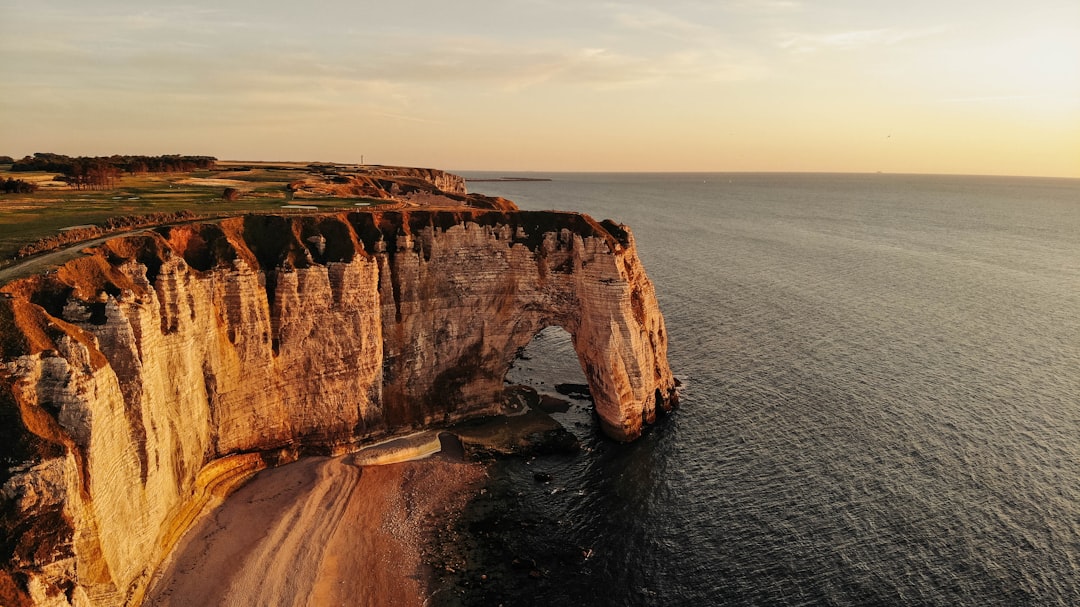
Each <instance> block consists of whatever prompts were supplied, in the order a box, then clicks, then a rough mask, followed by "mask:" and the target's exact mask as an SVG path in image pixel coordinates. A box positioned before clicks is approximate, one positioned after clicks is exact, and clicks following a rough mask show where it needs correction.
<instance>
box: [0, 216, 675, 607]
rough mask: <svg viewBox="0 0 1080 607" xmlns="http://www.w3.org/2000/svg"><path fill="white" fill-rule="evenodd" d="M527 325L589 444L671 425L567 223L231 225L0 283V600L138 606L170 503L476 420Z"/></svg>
mask: <svg viewBox="0 0 1080 607" xmlns="http://www.w3.org/2000/svg"><path fill="white" fill-rule="evenodd" d="M550 325H560V326H562V327H564V328H565V329H567V331H569V332H570V334H571V335H572V336H573V342H574V346H575V349H576V350H577V352H578V355H579V358H580V360H581V364H582V367H583V369H584V370H585V374H586V376H587V378H588V381H589V384H590V388H591V391H592V394H593V396H594V399H595V402H596V409H597V412H598V413H599V417H600V419H601V420H602V423H603V428H604V431H605V432H607V433H608V434H609V435H611V436H613V437H615V438H616V439H619V440H630V439H633V438H635V437H637V436H638V435H639V434H640V433H641V431H642V426H643V424H646V423H650V422H652V421H653V420H654V418H655V415H656V412H657V410H658V409H668V408H670V407H671V406H672V404H673V403H674V399H675V389H674V380H673V378H672V376H671V372H670V370H669V369H668V364H667V358H666V350H667V344H666V335H665V332H664V325H663V319H662V317H661V315H660V312H659V310H658V308H657V305H656V300H655V296H654V293H653V287H652V285H651V283H650V282H649V280H648V278H647V277H646V276H645V272H644V270H643V269H642V267H641V264H640V262H639V260H638V258H637V254H636V251H635V248H634V241H633V237H632V236H631V234H630V233H629V231H628V230H627V229H626V228H625V227H624V226H619V225H616V224H614V223H612V222H604V223H598V222H596V221H594V220H593V219H591V218H589V217H587V216H584V215H580V214H575V213H554V212H518V211H483V210H476V209H468V208H464V207H462V208H458V209H455V210H447V211H431V210H416V211H394V212H357V213H342V214H334V215H312V216H302V217H297V216H291V217H281V216H272V215H252V216H247V217H238V218H231V219H225V220H222V221H220V222H216V223H201V224H188V225H182V226H172V227H160V228H156V229H154V230H152V231H147V232H142V233H138V234H135V235H131V236H126V237H118V238H115V239H113V240H111V241H108V242H106V243H105V244H104V245H102V246H100V247H97V248H96V249H94V250H92V251H90V252H89V254H88V255H86V256H85V257H83V258H80V259H78V260H75V261H72V262H69V263H67V264H65V265H64V266H62V267H60V268H59V269H58V270H57V271H56V272H55V273H51V274H49V275H45V276H38V277H35V278H33V279H27V280H21V281H16V282H13V283H10V284H8V285H6V286H4V287H3V288H2V289H0V362H2V364H0V457H2V461H0V563H3V564H0V599H2V602H3V604H4V605H9V604H12V605H18V604H32V605H68V604H81V605H122V604H137V603H138V602H139V601H140V600H141V596H142V593H143V592H144V591H145V588H146V584H147V582H148V579H149V575H150V573H151V572H152V571H153V568H154V567H155V566H156V564H157V563H158V562H159V561H160V559H161V558H162V557H163V555H164V554H165V553H166V552H167V551H168V550H169V549H170V547H171V546H172V545H173V543H174V542H175V540H176V537H177V535H178V533H180V532H181V531H182V530H183V529H184V527H185V525H186V524H187V521H188V520H189V518H190V516H191V512H192V504H193V503H201V502H205V501H206V500H208V499H211V498H212V496H214V495H221V494H222V492H223V491H224V487H228V486H230V485H233V484H235V483H237V482H240V481H242V480H243V479H244V478H246V477H247V475H249V474H251V473H252V472H254V471H255V470H257V469H259V468H260V467H263V466H265V465H267V463H273V462H274V461H275V460H276V459H278V458H292V457H295V455H296V454H297V453H332V452H340V451H345V450H348V449H350V448H352V447H354V446H355V445H357V444H358V443H361V442H363V441H365V440H369V439H371V438H373V437H378V436H383V435H387V434H392V433H397V432H402V431H405V430H408V429H412V428H417V427H422V426H428V425H433V424H441V423H446V422H450V421H454V420H458V419H463V418H466V417H470V416H477V415H482V414H488V413H493V412H496V411H498V410H499V403H500V399H501V395H502V393H503V378H504V376H505V373H506V371H507V369H508V367H509V365H510V363H511V362H512V360H513V359H514V357H515V355H516V354H517V352H518V351H519V350H520V349H521V348H523V347H524V346H525V345H526V344H528V342H529V341H530V340H531V339H532V337H533V336H534V335H535V334H536V333H537V332H538V331H540V330H541V329H543V328H545V327H547V326H550Z"/></svg>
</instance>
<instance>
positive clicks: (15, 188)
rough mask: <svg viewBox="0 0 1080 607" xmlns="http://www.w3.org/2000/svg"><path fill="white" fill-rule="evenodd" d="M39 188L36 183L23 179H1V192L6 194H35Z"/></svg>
mask: <svg viewBox="0 0 1080 607" xmlns="http://www.w3.org/2000/svg"><path fill="white" fill-rule="evenodd" d="M37 188H38V187H37V184H36V183H33V182H30V181H23V180H22V179H12V178H11V177H8V178H7V179H0V192H2V193H4V194H33V193H34V192H35V191H37Z"/></svg>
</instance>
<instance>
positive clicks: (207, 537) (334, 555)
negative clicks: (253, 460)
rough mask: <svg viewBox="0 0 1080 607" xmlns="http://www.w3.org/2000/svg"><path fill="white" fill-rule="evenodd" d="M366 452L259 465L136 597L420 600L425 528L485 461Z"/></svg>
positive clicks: (441, 516)
mask: <svg viewBox="0 0 1080 607" xmlns="http://www.w3.org/2000/svg"><path fill="white" fill-rule="evenodd" d="M364 461H365V460H364V459H358V457H357V454H353V455H345V456H341V457H334V458H329V457H308V458H303V459H301V460H299V461H297V462H294V463H292V464H288V465H284V466H281V467H278V468H273V469H269V470H264V471H262V472H260V473H259V474H258V475H256V476H255V477H254V478H253V479H252V480H251V481H250V482H249V483H247V484H246V485H244V486H243V487H241V488H240V489H239V490H237V491H236V493H234V494H233V495H231V496H230V497H229V499H227V500H225V502H224V504H222V505H221V506H220V507H218V508H216V509H214V510H213V511H211V512H209V513H207V514H205V515H204V516H203V517H202V518H201V519H200V520H199V521H197V522H196V523H195V525H194V526H193V527H192V529H191V530H190V531H189V532H188V533H187V534H186V535H185V537H184V538H183V539H182V540H181V541H180V543H179V545H178V546H177V549H176V550H175V551H174V553H173V554H172V555H171V557H170V558H169V559H168V560H167V561H166V562H165V564H164V565H163V567H162V569H161V571H160V573H159V575H158V576H156V577H157V579H156V580H155V581H154V582H153V583H152V585H151V589H150V591H149V592H148V594H147V597H146V601H145V604H146V605H153V606H159V607H166V606H171V605H177V606H179V605H279V606H298V607H299V606H305V605H311V606H315V605H319V606H328V605H376V604H384V605H402V606H410V605H417V606H419V605H423V604H425V602H426V601H427V599H428V593H429V592H430V572H429V571H428V569H429V567H427V566H426V565H424V564H423V554H424V545H425V542H426V541H427V540H426V538H428V537H429V536H430V534H431V531H432V529H433V527H434V525H436V524H437V523H439V522H440V521H445V520H446V519H447V517H448V516H453V514H454V513H455V512H459V511H460V510H461V509H462V508H463V507H464V505H465V503H466V501H467V500H468V499H469V497H470V496H471V495H472V493H473V492H474V491H476V490H478V487H479V483H480V481H481V479H482V478H483V477H484V467H483V466H481V465H479V464H472V463H465V462H461V461H453V460H451V459H450V458H446V457H443V456H436V457H432V458H428V459H425V460H422V461H408V462H400V463H389V464H381V465H359V464H358V462H364Z"/></svg>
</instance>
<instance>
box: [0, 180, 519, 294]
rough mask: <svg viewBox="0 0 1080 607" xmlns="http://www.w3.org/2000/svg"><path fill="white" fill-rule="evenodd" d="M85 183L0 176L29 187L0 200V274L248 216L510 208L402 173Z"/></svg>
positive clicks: (455, 185) (460, 185)
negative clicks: (108, 240) (126, 240)
mask: <svg viewBox="0 0 1080 607" xmlns="http://www.w3.org/2000/svg"><path fill="white" fill-rule="evenodd" d="M83 177H85V176H76V177H73V176H69V175H66V174H60V175H58V174H57V172H56V171H55V170H32V171H27V170H18V171H12V170H11V167H0V182H3V181H7V180H18V181H20V182H25V183H28V184H32V186H33V187H30V188H23V189H24V190H31V191H21V192H19V191H12V192H10V193H0V269H3V268H5V267H8V266H11V265H12V264H13V263H15V261H16V260H17V259H19V258H23V257H27V256H30V255H35V254H39V253H42V252H46V251H51V250H55V249H58V248H60V247H63V246H66V245H69V244H72V243H77V242H85V241H88V240H91V239H94V238H97V237H100V236H103V235H106V234H116V233H119V232H123V231H127V230H131V229H135V228H141V227H146V226H152V225H162V224H168V223H178V222H184V221H191V220H196V219H212V218H220V217H227V216H232V215H239V214H247V213H253V212H274V213H307V212H314V211H330V210H336V211H340V210H344V209H349V210H353V211H355V210H360V209H359V208H372V209H405V208H410V207H441V208H454V207H466V208H481V209H483V208H488V209H500V210H513V209H515V208H516V207H515V206H514V204H513V203H512V202H510V201H507V200H504V199H499V198H488V197H486V196H480V195H475V194H473V195H470V194H468V193H467V192H466V190H465V181H464V179H462V178H461V177H459V176H457V175H452V174H450V173H445V172H443V171H439V170H436V169H423V168H410V167H391V166H381V165H355V164H335V163H326V162H310V163H305V162H244V161H216V162H214V163H213V164H212V165H211V166H209V167H200V168H194V169H193V170H187V171H171V172H150V171H141V172H128V171H127V170H122V169H110V172H108V174H107V175H104V176H103V178H101V179H90V178H89V177H87V178H83ZM0 282H2V281H0Z"/></svg>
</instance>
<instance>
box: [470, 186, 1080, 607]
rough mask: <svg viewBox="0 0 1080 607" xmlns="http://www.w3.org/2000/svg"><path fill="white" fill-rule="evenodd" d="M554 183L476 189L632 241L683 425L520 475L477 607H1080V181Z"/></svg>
mask: <svg viewBox="0 0 1080 607" xmlns="http://www.w3.org/2000/svg"><path fill="white" fill-rule="evenodd" d="M469 175H470V176H477V175H476V174H472V173H470V174H469ZM544 176H546V177H551V178H553V179H554V181H551V182H529V183H473V184H470V190H471V191H478V192H482V193H485V194H492V195H501V196H505V197H507V198H510V199H512V200H514V201H516V202H517V203H518V205H519V206H521V207H522V208H526V209H553V208H554V209H571V210H581V211H585V212H587V213H590V214H592V215H593V216H594V217H596V218H598V219H601V218H609V217H610V218H613V219H616V220H618V221H621V222H624V223H627V224H629V225H630V226H631V227H632V228H633V231H634V234H635V236H636V239H637V243H638V248H639V250H640V256H641V258H642V259H643V261H644V263H645V267H646V269H647V270H648V272H649V276H650V277H651V278H652V280H653V282H654V283H655V285H656V288H657V292H658V297H659V299H660V305H661V309H662V310H663V312H664V314H665V317H666V321H667V327H668V333H669V335H670V342H671V343H670V361H671V365H672V367H673V369H674V370H675V373H676V375H677V376H679V377H681V378H682V380H683V382H684V384H685V385H684V388H683V394H682V406H681V408H680V409H679V410H678V411H677V412H676V413H674V414H672V415H670V416H668V417H666V418H664V419H663V420H662V421H661V423H660V424H658V425H657V426H656V427H654V428H653V429H652V430H651V431H650V432H649V433H648V434H647V435H646V436H645V437H644V438H643V439H642V440H640V441H638V442H636V443H633V444H630V445H618V444H615V443H612V442H610V441H608V440H606V439H602V438H599V437H597V436H596V433H595V429H594V428H593V427H592V426H591V424H592V420H591V419H590V414H589V409H588V403H587V402H583V401H574V407H573V408H572V409H571V411H570V412H569V413H567V414H565V415H563V419H564V421H565V422H566V423H567V424H568V425H569V426H570V427H571V428H572V429H573V430H574V431H575V432H576V433H578V434H579V435H581V437H582V438H583V440H584V442H585V444H586V447H587V449H586V451H584V452H582V453H581V454H578V455H576V456H549V457H541V458H536V459H533V460H510V461H506V462H503V463H501V464H499V465H498V467H497V468H496V469H495V471H494V472H493V475H492V484H491V486H490V488H489V490H488V492H487V493H485V494H484V495H482V496H480V497H479V498H478V499H477V500H476V501H475V502H474V503H473V504H472V505H471V506H470V509H469V512H468V513H467V515H466V518H465V520H464V521H463V523H462V525H463V526H464V528H466V529H467V531H468V532H469V534H470V535H471V537H472V538H473V541H474V542H475V543H476V545H477V546H478V551H477V553H476V554H475V555H474V556H473V561H472V562H471V563H470V567H471V568H474V569H475V570H477V571H479V570H483V571H484V572H485V574H487V575H488V579H487V580H486V581H484V582H483V583H477V582H476V581H475V579H473V581H472V582H469V581H468V580H466V581H465V582H464V583H465V584H467V585H465V586H462V587H461V588H459V589H458V590H456V591H455V592H457V593H459V595H460V597H459V598H460V599H461V600H462V601H463V602H464V603H466V604H497V603H498V602H504V603H505V604H507V605H563V604H595V605H972V606H986V605H1010V606H1011V605H1077V604H1080V181H1076V180H1050V179H1012V178H979V177H936V176H935V177H931V176H894V175H776V174H657V175H625V174H553V175H544ZM527 354H528V360H523V361H520V362H519V366H518V368H517V369H515V370H514V371H513V372H512V377H511V379H513V380H514V381H525V382H529V383H532V384H533V385H534V386H536V387H537V388H538V389H541V390H546V391H551V388H552V386H553V384H556V383H561V382H568V381H569V382H579V381H583V378H582V377H581V372H580V369H579V367H578V366H577V361H576V359H575V357H574V354H573V350H572V349H571V348H570V345H569V341H568V339H567V338H566V335H565V333H560V332H558V331H548V332H545V333H544V334H543V335H542V336H541V337H539V338H538V339H536V340H535V341H534V343H533V345H532V346H530V348H529V351H528V352H527ZM552 393H553V392H552ZM536 471H542V472H546V473H548V474H551V475H552V477H553V479H554V480H553V481H552V482H550V483H547V484H544V483H538V482H537V481H536V480H534V477H533V473H534V472H536Z"/></svg>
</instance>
